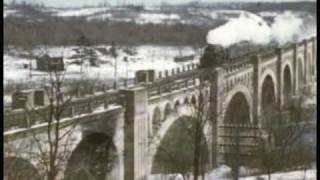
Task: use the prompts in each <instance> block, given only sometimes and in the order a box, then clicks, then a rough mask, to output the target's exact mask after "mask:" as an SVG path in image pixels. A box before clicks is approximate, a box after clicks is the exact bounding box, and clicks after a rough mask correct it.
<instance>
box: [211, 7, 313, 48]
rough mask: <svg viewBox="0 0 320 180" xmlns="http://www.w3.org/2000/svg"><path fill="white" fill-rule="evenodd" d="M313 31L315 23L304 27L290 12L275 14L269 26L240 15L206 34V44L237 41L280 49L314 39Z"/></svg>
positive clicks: (224, 43) (245, 14)
mask: <svg viewBox="0 0 320 180" xmlns="http://www.w3.org/2000/svg"><path fill="white" fill-rule="evenodd" d="M315 30H316V25H315V23H310V22H309V24H306V23H305V22H304V20H303V19H302V18H301V17H299V16H298V15H296V14H294V13H292V12H290V11H286V12H284V13H281V14H278V15H277V16H276V17H275V18H274V22H273V23H272V24H271V25H268V23H267V22H266V21H265V20H264V19H263V18H261V17H260V16H258V15H256V14H253V13H250V12H245V11H244V12H241V14H240V16H239V17H238V18H236V19H232V20H230V21H228V22H227V23H226V24H224V25H222V26H219V27H218V28H216V29H213V30H211V31H209V32H208V34H207V43H208V44H219V45H222V46H224V47H229V46H230V45H232V44H235V43H239V42H241V41H249V42H251V43H254V44H260V45H265V44H268V43H270V42H276V43H277V44H278V45H283V44H285V43H288V42H295V41H299V40H301V39H304V38H307V37H310V36H312V35H315V34H316V31H315Z"/></svg>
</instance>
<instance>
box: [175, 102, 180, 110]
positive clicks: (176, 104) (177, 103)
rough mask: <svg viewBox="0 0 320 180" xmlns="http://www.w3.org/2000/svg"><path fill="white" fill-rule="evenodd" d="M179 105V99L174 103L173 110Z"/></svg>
mask: <svg viewBox="0 0 320 180" xmlns="http://www.w3.org/2000/svg"><path fill="white" fill-rule="evenodd" d="M179 106H180V102H179V100H177V101H176V103H175V104H174V110H178V107H179Z"/></svg>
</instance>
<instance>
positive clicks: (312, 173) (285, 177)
mask: <svg viewBox="0 0 320 180" xmlns="http://www.w3.org/2000/svg"><path fill="white" fill-rule="evenodd" d="M230 173H231V168H230V167H228V166H225V165H222V166H220V167H218V168H216V169H213V170H212V171H210V172H209V173H208V174H206V175H205V180H216V179H219V180H230V179H231V177H230V176H229V175H230ZM249 173H250V171H249V169H246V168H243V167H242V168H240V176H241V177H240V178H239V179H240V180H256V179H257V178H258V177H260V178H262V179H264V180H267V175H266V174H262V175H255V176H249V175H248V174H249ZM316 174H317V170H316V168H312V169H308V170H307V171H306V172H304V171H303V170H297V171H290V172H277V173H272V174H271V179H272V180H302V179H304V178H305V180H316V179H317V175H316ZM149 179H150V180H184V179H183V178H182V176H181V175H177V174H170V175H164V174H157V175H151V176H150V177H149ZM190 179H192V178H191V175H190Z"/></svg>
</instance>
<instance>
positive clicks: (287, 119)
mask: <svg viewBox="0 0 320 180" xmlns="http://www.w3.org/2000/svg"><path fill="white" fill-rule="evenodd" d="M302 114H303V107H302V103H301V102H299V103H298V105H297V106H291V107H290V108H288V109H287V110H286V113H284V112H283V111H282V112H281V113H280V112H278V113H275V112H269V113H266V114H264V117H262V121H264V120H265V121H267V120H268V119H269V120H270V116H271V119H273V120H274V121H273V122H268V123H266V125H265V126H264V127H263V128H262V132H261V134H260V137H259V138H257V144H258V149H257V151H256V152H255V153H256V155H257V157H259V158H258V164H256V165H258V167H260V169H261V170H262V171H264V172H266V173H267V174H268V179H269V180H270V179H271V174H272V172H274V171H279V170H285V169H287V168H297V167H298V166H299V164H300V165H303V164H304V163H303V161H300V162H298V161H296V160H295V159H296V157H298V156H301V154H300V153H302V152H304V149H303V148H301V144H300V143H301V141H302V137H303V134H304V133H305V132H306V130H307V129H308V124H307V123H305V122H302V121H301V119H302ZM268 116H269V117H268ZM276 122H278V123H276ZM299 144H300V145H299ZM307 159H309V158H307ZM307 159H304V160H307ZM308 163H310V161H309V162H308Z"/></svg>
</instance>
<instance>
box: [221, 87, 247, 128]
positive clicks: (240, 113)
mask: <svg viewBox="0 0 320 180" xmlns="http://www.w3.org/2000/svg"><path fill="white" fill-rule="evenodd" d="M224 122H225V123H227V124H250V106H249V103H248V101H247V99H246V97H245V96H244V95H243V94H242V93H241V92H237V93H236V94H235V95H234V96H233V97H232V99H231V101H230V103H229V104H228V107H227V111H226V115H225V121H224Z"/></svg>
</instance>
